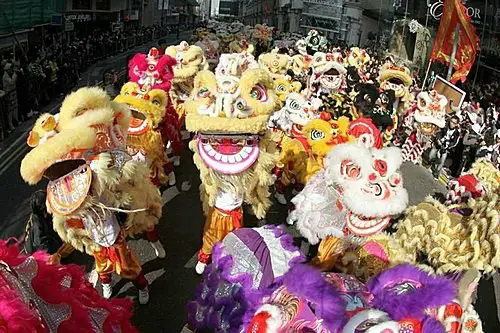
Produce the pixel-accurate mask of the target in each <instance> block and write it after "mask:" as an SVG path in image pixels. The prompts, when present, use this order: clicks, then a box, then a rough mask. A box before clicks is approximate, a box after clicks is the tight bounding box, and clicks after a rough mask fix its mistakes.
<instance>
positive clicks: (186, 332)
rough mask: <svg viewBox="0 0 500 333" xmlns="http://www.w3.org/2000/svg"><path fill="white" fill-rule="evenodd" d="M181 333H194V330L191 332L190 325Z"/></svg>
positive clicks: (185, 326)
mask: <svg viewBox="0 0 500 333" xmlns="http://www.w3.org/2000/svg"><path fill="white" fill-rule="evenodd" d="M181 333H194V331H193V330H191V329H190V328H189V327H188V325H184V327H183V328H182V331H181Z"/></svg>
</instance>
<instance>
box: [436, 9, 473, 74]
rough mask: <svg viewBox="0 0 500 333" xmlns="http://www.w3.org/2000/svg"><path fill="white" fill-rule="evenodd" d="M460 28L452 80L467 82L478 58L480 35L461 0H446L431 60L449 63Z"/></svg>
mask: <svg viewBox="0 0 500 333" xmlns="http://www.w3.org/2000/svg"><path fill="white" fill-rule="evenodd" d="M457 26H458V27H459V29H458V34H459V35H458V45H457V52H456V56H455V59H454V60H453V68H454V69H455V73H453V76H452V77H451V80H450V81H451V82H452V83H456V82H457V81H459V80H460V81H462V82H465V80H466V79H467V75H468V74H469V71H470V69H471V67H472V65H473V64H474V61H475V60H476V53H477V52H478V51H479V37H478V35H477V33H476V29H475V28H474V26H473V25H472V22H471V18H470V17H469V16H468V15H467V8H466V7H465V6H464V5H463V4H462V1H461V0H444V4H443V15H442V17H441V22H440V23H439V29H438V32H437V35H436V39H435V40H434V46H433V48H432V55H431V61H439V62H442V63H447V64H449V63H450V61H452V60H451V59H450V57H451V54H452V51H453V42H454V41H455V37H456V36H455V33H456V32H455V29H456V27H457Z"/></svg>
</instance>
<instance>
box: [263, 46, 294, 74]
mask: <svg viewBox="0 0 500 333" xmlns="http://www.w3.org/2000/svg"><path fill="white" fill-rule="evenodd" d="M289 60H290V59H289V56H288V55H287V54H280V53H278V52H277V51H273V52H270V53H262V54H261V55H260V56H259V65H260V67H261V68H263V69H265V70H266V71H267V72H268V73H269V75H271V77H272V78H273V79H275V80H276V79H282V78H284V76H285V75H286V74H287V71H288V63H289Z"/></svg>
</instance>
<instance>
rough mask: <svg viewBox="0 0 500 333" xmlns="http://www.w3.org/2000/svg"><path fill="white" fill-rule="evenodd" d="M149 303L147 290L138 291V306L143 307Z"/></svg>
mask: <svg viewBox="0 0 500 333" xmlns="http://www.w3.org/2000/svg"><path fill="white" fill-rule="evenodd" d="M148 302H149V288H148V287H146V288H144V289H139V304H141V305H145V304H148Z"/></svg>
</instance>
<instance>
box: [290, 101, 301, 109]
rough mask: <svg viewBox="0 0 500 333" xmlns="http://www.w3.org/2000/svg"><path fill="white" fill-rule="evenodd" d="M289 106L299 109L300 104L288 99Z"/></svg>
mask: <svg viewBox="0 0 500 333" xmlns="http://www.w3.org/2000/svg"><path fill="white" fill-rule="evenodd" d="M289 108H290V109H292V110H296V111H298V110H300V104H299V102H298V101H296V100H292V101H290V104H289Z"/></svg>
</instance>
